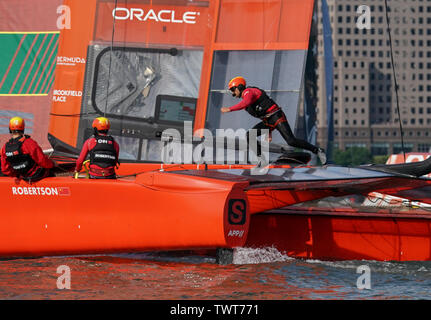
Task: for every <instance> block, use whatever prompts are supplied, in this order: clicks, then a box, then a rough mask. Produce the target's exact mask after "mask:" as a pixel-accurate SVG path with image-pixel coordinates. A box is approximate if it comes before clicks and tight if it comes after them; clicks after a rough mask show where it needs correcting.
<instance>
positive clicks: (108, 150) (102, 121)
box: [75, 117, 120, 179]
mask: <svg viewBox="0 0 431 320" xmlns="http://www.w3.org/2000/svg"><path fill="white" fill-rule="evenodd" d="M92 126H93V130H94V136H93V137H91V138H89V139H88V140H86V141H85V142H84V145H83V146H82V150H81V154H80V155H79V158H78V160H76V168H75V173H77V172H79V171H81V169H82V164H83V162H84V161H85V159H86V157H87V155H88V154H90V166H89V169H90V172H89V173H90V178H92V179H116V178H117V176H116V174H115V167H116V165H117V164H118V163H119V162H118V155H119V152H120V147H119V145H118V143H117V142H116V141H115V140H114V138H113V137H111V136H109V135H108V131H109V129H110V128H111V124H110V122H109V120H108V119H107V118H105V117H99V118H96V119H94V121H93V124H92Z"/></svg>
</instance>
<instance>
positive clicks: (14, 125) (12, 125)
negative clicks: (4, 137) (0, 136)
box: [9, 117, 25, 132]
mask: <svg viewBox="0 0 431 320" xmlns="http://www.w3.org/2000/svg"><path fill="white" fill-rule="evenodd" d="M24 129H25V122H24V119H23V118H20V117H13V118H12V119H10V121H9V131H10V132H12V131H24Z"/></svg>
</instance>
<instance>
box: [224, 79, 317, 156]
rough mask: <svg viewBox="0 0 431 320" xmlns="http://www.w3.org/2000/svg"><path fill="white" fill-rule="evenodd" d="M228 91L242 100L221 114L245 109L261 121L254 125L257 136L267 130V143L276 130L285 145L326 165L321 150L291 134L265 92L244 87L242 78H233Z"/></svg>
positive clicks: (285, 120)
mask: <svg viewBox="0 0 431 320" xmlns="http://www.w3.org/2000/svg"><path fill="white" fill-rule="evenodd" d="M228 87H229V90H230V91H231V92H232V96H234V97H236V98H242V100H241V101H240V102H239V103H237V104H236V105H234V106H231V107H223V108H221V112H222V113H226V112H231V111H238V110H242V109H245V110H246V111H247V112H248V113H249V114H250V115H252V116H253V117H255V118H259V119H261V120H262V121H261V122H259V123H258V124H256V125H255V126H254V127H253V129H255V130H257V135H258V136H260V135H261V134H262V131H261V130H262V129H269V137H268V138H269V141H271V140H272V138H271V132H272V131H273V130H274V129H277V130H278V132H280V134H281V136H282V137H283V138H284V140H286V142H287V144H288V145H290V146H292V147H295V148H301V149H305V150H309V151H311V152H313V153H314V154H316V155H317V156H318V157H319V159H320V162H321V163H322V164H325V163H326V155H325V152H324V150H323V149H322V148H318V147H316V146H314V145H312V144H310V143H308V142H307V141H305V140H301V139H297V138H296V137H295V136H294V135H293V132H292V129H291V128H290V126H289V123H288V122H287V119H286V115H285V114H284V112H283V110H282V109H281V108H280V107H279V106H278V105H277V103H275V101H274V100H272V99H271V98H270V97H269V96H268V95H267V94H266V92H265V91H263V90H262V89H259V88H257V87H246V81H245V79H244V78H243V77H235V78H233V79H232V80H230V81H229V84H228ZM248 142H249V132H247V143H248ZM260 149H261V148H260V144H259V141H258V149H257V151H256V154H257V156H259V157H260V153H261V150H260Z"/></svg>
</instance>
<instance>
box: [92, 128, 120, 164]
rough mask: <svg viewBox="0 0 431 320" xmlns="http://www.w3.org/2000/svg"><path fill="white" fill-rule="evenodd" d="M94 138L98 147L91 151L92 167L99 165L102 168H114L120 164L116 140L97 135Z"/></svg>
mask: <svg viewBox="0 0 431 320" xmlns="http://www.w3.org/2000/svg"><path fill="white" fill-rule="evenodd" d="M94 138H95V139H96V145H95V146H94V148H93V149H91V150H90V165H97V166H99V167H101V168H108V167H114V166H115V165H116V164H117V163H118V159H117V152H116V151H115V148H114V138H112V137H111V136H101V135H96V136H94Z"/></svg>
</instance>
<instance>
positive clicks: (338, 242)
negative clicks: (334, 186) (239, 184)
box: [245, 207, 431, 261]
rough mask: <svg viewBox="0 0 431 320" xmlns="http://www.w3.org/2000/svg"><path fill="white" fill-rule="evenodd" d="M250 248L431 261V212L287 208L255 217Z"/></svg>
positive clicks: (323, 257) (321, 256) (339, 257)
mask: <svg viewBox="0 0 431 320" xmlns="http://www.w3.org/2000/svg"><path fill="white" fill-rule="evenodd" d="M245 246H247V247H268V246H273V247H275V248H277V249H278V250H279V251H281V252H283V253H285V254H286V255H288V256H291V257H296V258H305V259H319V260H379V261H388V260H393V261H429V260H431V214H429V213H426V212H422V213H420V214H419V213H412V212H408V211H407V212H404V213H403V212H390V211H389V210H380V211H379V212H374V213H371V212H365V211H357V210H353V209H351V208H340V209H329V208H296V207H290V208H284V209H280V210H273V211H269V212H266V213H263V214H257V215H253V216H252V219H251V222H250V230H249V236H248V238H247V242H246V244H245Z"/></svg>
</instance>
